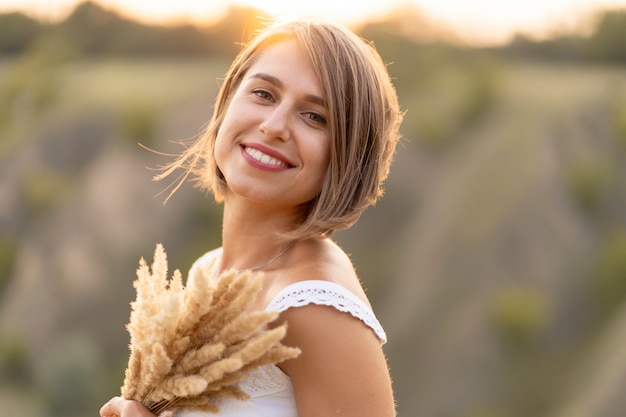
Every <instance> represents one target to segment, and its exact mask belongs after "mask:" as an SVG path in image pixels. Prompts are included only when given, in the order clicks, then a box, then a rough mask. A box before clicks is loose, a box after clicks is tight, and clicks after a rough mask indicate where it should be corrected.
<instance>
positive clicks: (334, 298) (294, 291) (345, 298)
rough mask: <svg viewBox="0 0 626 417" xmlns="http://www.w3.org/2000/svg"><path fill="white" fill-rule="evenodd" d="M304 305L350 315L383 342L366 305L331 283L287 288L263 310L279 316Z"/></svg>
mask: <svg viewBox="0 0 626 417" xmlns="http://www.w3.org/2000/svg"><path fill="white" fill-rule="evenodd" d="M308 304H316V305H324V306H329V307H334V308H336V309H337V310H339V311H342V312H344V313H350V314H351V315H352V316H353V317H355V318H357V319H359V320H361V321H362V322H363V323H365V325H367V326H368V327H369V328H371V329H372V330H373V331H374V333H376V336H378V338H379V339H380V341H381V343H383V344H384V343H386V342H387V335H386V334H385V331H384V330H383V327H382V326H381V325H380V322H379V321H378V319H377V318H376V316H375V315H374V312H373V311H372V310H371V309H370V308H369V307H368V306H367V304H365V303H364V302H363V301H362V300H361V299H360V298H358V297H357V296H356V295H354V294H353V293H352V292H350V291H348V290H347V289H345V288H344V287H342V286H341V285H339V284H335V283H333V282H329V281H322V280H306V281H299V282H296V283H294V284H291V285H288V286H286V287H285V288H283V289H282V290H281V291H280V292H279V293H278V294H277V295H276V297H274V299H273V300H272V301H271V302H270V304H269V305H268V306H267V309H266V310H275V311H278V312H283V311H285V310H287V309H289V308H292V307H302V306H306V305H308Z"/></svg>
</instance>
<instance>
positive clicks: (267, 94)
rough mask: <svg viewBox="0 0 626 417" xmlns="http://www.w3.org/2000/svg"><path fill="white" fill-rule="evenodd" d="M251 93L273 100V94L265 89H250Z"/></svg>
mask: <svg viewBox="0 0 626 417" xmlns="http://www.w3.org/2000/svg"><path fill="white" fill-rule="evenodd" d="M252 93H253V94H254V95H256V96H257V97H259V98H261V99H263V100H267V101H273V100H274V96H272V94H271V93H270V92H269V91H267V90H263V89H256V90H252Z"/></svg>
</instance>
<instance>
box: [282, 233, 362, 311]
mask: <svg viewBox="0 0 626 417" xmlns="http://www.w3.org/2000/svg"><path fill="white" fill-rule="evenodd" d="M294 249H298V252H296V254H295V258H296V262H295V263H294V266H293V268H290V270H289V271H288V272H286V274H285V278H284V279H285V281H284V284H286V285H289V284H293V283H295V282H298V281H305V280H321V281H328V282H332V283H335V284H337V285H340V286H342V287H343V288H345V289H347V290H348V291H350V292H351V293H353V294H354V295H356V296H357V297H358V298H360V299H361V300H362V301H363V302H365V303H366V304H367V305H368V306H370V303H369V301H368V299H367V296H366V294H365V291H364V290H363V287H362V285H361V282H360V280H359V278H358V276H357V273H356V271H355V269H354V266H353V264H352V261H351V259H350V257H349V256H348V255H347V254H346V253H345V251H344V250H343V249H342V248H341V247H340V246H339V245H337V244H336V243H335V242H333V241H332V240H330V239H312V240H308V241H304V242H300V243H299V244H298V245H297V246H296V248H294Z"/></svg>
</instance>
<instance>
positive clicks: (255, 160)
mask: <svg viewBox="0 0 626 417" xmlns="http://www.w3.org/2000/svg"><path fill="white" fill-rule="evenodd" d="M325 102H326V101H325V98H324V97H323V94H322V89H321V86H320V84H319V81H318V79H317V76H316V74H315V71H314V69H313V67H312V65H311V63H310V61H309V59H308V57H307V56H306V55H305V53H304V52H303V51H302V50H301V48H300V46H299V44H298V42H297V41H296V40H295V39H286V40H281V41H279V42H276V43H273V44H271V45H269V46H267V47H265V48H264V49H263V50H262V51H260V52H259V55H258V56H257V58H256V60H255V62H254V64H253V65H252V66H251V67H250V69H249V70H248V71H247V72H246V75H245V76H244V77H243V79H242V81H241V83H240V85H239V87H238V88H237V90H236V92H235V94H234V96H233V97H232V100H231V102H230V105H229V107H228V109H227V110H226V114H225V115H224V120H223V122H222V124H221V126H220V128H219V131H218V134H217V138H216V142H215V154H214V155H215V160H216V163H217V166H218V167H219V169H220V171H221V172H222V174H223V175H224V178H225V180H226V184H227V191H226V199H228V198H229V197H230V196H232V195H233V194H234V195H238V196H241V197H244V198H246V199H249V200H252V201H255V202H257V203H262V204H264V205H273V206H277V207H282V208H286V209H289V210H291V209H297V207H298V206H300V205H301V204H303V203H306V202H308V201H310V200H312V199H313V198H315V197H316V196H317V195H318V194H319V192H320V190H321V187H322V182H323V180H324V176H325V174H326V171H327V168H328V164H329V158H330V156H329V155H330V138H329V134H328V125H327V123H328V122H327V121H328V120H329V115H328V110H327V108H326V105H325Z"/></svg>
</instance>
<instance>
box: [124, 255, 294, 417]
mask: <svg viewBox="0 0 626 417" xmlns="http://www.w3.org/2000/svg"><path fill="white" fill-rule="evenodd" d="M167 268H168V264H167V256H166V254H165V250H164V249H163V246H162V245H160V244H159V245H157V247H156V250H155V252H154V262H153V264H152V266H151V267H149V266H148V265H147V263H146V261H145V260H144V259H143V258H142V259H141V260H140V261H139V268H138V269H137V280H135V282H134V283H133V286H134V287H135V289H136V291H137V296H136V299H135V301H133V302H132V303H131V314H130V321H129V323H128V325H127V326H126V328H127V330H128V332H129V334H130V357H129V360H128V367H127V369H126V372H125V377H124V386H123V387H122V389H121V390H122V396H123V397H124V398H126V399H132V400H136V401H139V402H141V403H143V404H144V405H145V406H146V407H147V408H148V409H149V410H150V411H151V412H153V413H154V414H156V415H159V414H161V413H163V412H165V411H168V412H175V411H177V410H181V409H193V410H202V411H207V412H213V413H217V412H219V406H218V399H220V398H235V399H238V400H246V399H247V398H248V396H247V394H246V393H245V392H243V391H242V390H241V389H240V388H239V387H238V386H237V383H238V382H239V381H241V380H242V379H244V378H245V376H246V372H248V371H249V370H251V369H253V368H255V367H258V366H262V365H268V364H276V363H279V362H282V361H284V360H287V359H291V358H294V357H296V356H298V355H299V353H300V351H299V349H296V348H290V347H287V346H284V345H282V344H281V343H280V341H281V340H282V338H283V337H284V335H285V332H286V328H285V326H284V325H283V326H280V327H276V328H274V329H271V330H267V325H268V323H270V322H271V321H273V320H274V319H275V318H276V317H277V313H276V312H258V311H256V312H255V311H252V310H251V309H250V306H251V304H252V302H253V301H254V299H255V297H256V295H257V294H258V292H259V290H260V288H261V285H262V276H261V275H260V274H256V275H253V274H252V273H251V272H249V271H248V272H242V273H237V272H234V271H227V272H225V273H223V274H221V275H220V276H219V277H217V279H216V280H211V279H210V277H211V275H212V266H208V267H205V268H203V269H201V270H200V273H198V274H197V275H195V276H194V277H193V278H194V279H192V280H189V283H188V285H187V287H185V286H183V280H182V276H181V274H180V272H179V271H178V270H176V271H175V272H174V274H173V276H172V278H171V279H169V280H168V269H167Z"/></svg>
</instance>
